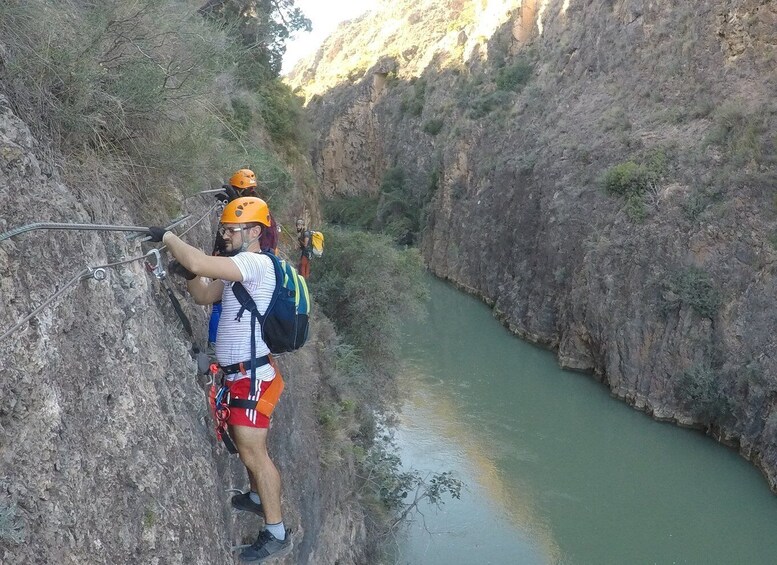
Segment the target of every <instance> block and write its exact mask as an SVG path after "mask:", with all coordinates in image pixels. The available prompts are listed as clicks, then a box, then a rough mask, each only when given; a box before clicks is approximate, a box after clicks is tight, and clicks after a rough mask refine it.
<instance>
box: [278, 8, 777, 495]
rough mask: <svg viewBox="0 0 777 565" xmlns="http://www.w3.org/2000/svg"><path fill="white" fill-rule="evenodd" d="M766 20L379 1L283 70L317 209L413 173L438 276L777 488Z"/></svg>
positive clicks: (707, 13) (774, 51)
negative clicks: (303, 108) (311, 132)
mask: <svg viewBox="0 0 777 565" xmlns="http://www.w3.org/2000/svg"><path fill="white" fill-rule="evenodd" d="M488 16H490V17H491V19H489V18H488ZM487 22H488V23H489V25H486V23H487ZM775 29H777V3H775V2H773V1H768V0H708V1H701V2H692V3H691V2H686V3H677V2H671V1H668V0H544V1H543V0H539V1H526V2H523V3H521V2H492V1H484V2H463V1H452V0H451V1H448V2H442V3H440V2H424V1H422V2H394V3H390V4H389V3H384V4H383V5H382V7H381V8H380V9H379V10H378V11H376V12H375V13H371V14H368V15H367V16H364V17H362V18H360V19H358V20H355V21H352V22H349V23H347V24H345V25H342V26H341V28H340V29H339V30H338V31H337V32H336V33H335V35H333V36H332V37H330V38H329V39H328V40H327V42H326V43H325V44H324V46H323V48H322V50H321V51H319V53H317V54H316V56H315V57H313V58H311V59H310V60H309V61H306V62H303V63H302V64H301V65H300V66H298V67H297V69H295V71H294V73H293V74H292V75H291V76H290V77H288V81H289V82H290V84H292V85H293V86H294V87H295V88H297V90H298V92H300V93H302V94H304V95H305V96H306V98H307V100H308V103H307V108H308V111H309V115H310V117H311V121H312V122H313V123H314V127H315V130H316V141H315V143H314V147H313V150H312V161H313V164H314V167H315V168H316V171H317V174H318V176H319V179H320V181H321V183H322V186H323V187H324V192H325V195H326V196H327V197H345V196H350V195H368V196H369V195H372V196H374V197H375V198H380V190H381V188H380V187H381V182H382V179H383V178H384V175H385V173H386V171H388V170H389V169H394V170H396V169H401V170H402V171H403V173H404V175H405V177H406V179H407V185H408V193H407V198H408V200H409V201H411V202H412V205H413V206H414V207H417V208H419V209H421V210H422V212H423V214H422V217H423V222H422V230H421V233H420V247H421V249H422V252H423V255H424V257H425V259H426V262H427V264H428V266H429V268H430V269H431V271H432V272H433V273H434V274H435V275H437V276H439V277H442V278H445V279H448V280H450V281H453V282H454V283H455V284H457V285H459V286H460V287H462V288H463V289H465V290H467V291H469V292H471V293H474V294H477V295H479V296H481V297H482V298H483V299H484V300H485V301H486V302H488V303H489V304H491V305H492V306H493V309H494V312H495V315H497V316H498V317H499V318H500V319H501V320H502V321H503V322H504V323H505V324H506V325H507V326H508V327H509V328H510V329H511V330H512V331H513V332H515V333H516V334H517V335H519V336H521V337H524V338H526V339H529V340H531V341H534V342H536V343H540V344H543V345H545V346H547V347H550V348H553V349H555V350H556V351H557V352H558V358H559V361H560V363H561V365H562V366H563V367H566V368H570V369H575V370H580V371H585V372H590V373H593V374H594V375H595V376H596V377H597V378H598V379H600V380H602V381H603V382H604V383H605V384H606V385H607V386H608V387H609V388H610V389H611V391H612V393H613V394H614V395H616V396H617V397H619V398H622V399H624V400H625V401H626V402H628V403H630V404H632V405H634V406H635V407H636V408H638V409H641V410H644V411H646V412H648V413H651V414H652V415H653V416H655V417H656V418H659V419H666V420H671V421H676V422H678V423H680V424H683V425H688V426H697V427H699V428H701V429H704V430H707V431H708V433H710V434H711V435H713V436H714V437H716V438H717V439H719V440H721V441H723V442H725V443H727V444H729V445H732V446H734V447H736V448H737V449H739V451H740V453H741V454H742V455H743V456H745V457H746V458H748V459H750V460H752V461H753V462H754V463H755V464H756V465H758V466H759V468H761V469H762V470H763V471H764V473H765V475H766V477H767V479H768V481H769V483H770V485H771V487H772V489H777V354H776V351H777V350H776V349H775V338H774V332H773V328H774V326H775V323H776V322H777V309H775V307H774V305H773V304H774V302H773V300H774V297H775V291H777V279H775V260H777V249H776V248H777V200H775V194H776V193H775V186H777V157H776V156H775V151H776V150H777V104H776V103H775V99H774V92H775V91H776V90H775V89H776V88H777V70H776V69H777V66H775V61H776V60H777V34H776V33H775ZM381 30H382V31H381ZM387 30H389V31H387Z"/></svg>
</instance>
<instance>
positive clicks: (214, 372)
mask: <svg viewBox="0 0 777 565" xmlns="http://www.w3.org/2000/svg"><path fill="white" fill-rule="evenodd" d="M210 376H211V383H210V390H209V391H208V403H209V404H210V409H211V412H212V413H213V418H214V420H215V421H216V438H217V439H218V440H219V441H223V442H224V447H226V448H227V451H228V452H229V453H232V454H233V455H234V454H235V453H237V447H236V446H235V442H234V441H232V438H231V437H230V435H229V430H228V428H227V420H229V391H228V389H227V386H226V384H225V383H224V382H223V376H224V373H223V372H222V371H221V368H220V367H219V366H218V364H217V363H211V366H210ZM219 377H221V379H219ZM217 379H218V380H220V381H221V383H220V384H218V385H217V384H216V381H217Z"/></svg>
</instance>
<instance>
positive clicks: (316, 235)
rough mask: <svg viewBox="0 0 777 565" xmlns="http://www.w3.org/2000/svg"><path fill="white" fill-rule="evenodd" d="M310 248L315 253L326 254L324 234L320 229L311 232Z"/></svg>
mask: <svg viewBox="0 0 777 565" xmlns="http://www.w3.org/2000/svg"><path fill="white" fill-rule="evenodd" d="M310 249H311V251H313V255H314V256H316V257H321V256H322V255H323V254H324V234H323V233H321V232H320V231H311V232H310Z"/></svg>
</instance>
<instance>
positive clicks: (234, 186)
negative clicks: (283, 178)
mask: <svg viewBox="0 0 777 565" xmlns="http://www.w3.org/2000/svg"><path fill="white" fill-rule="evenodd" d="M222 188H224V192H223V193H219V194H218V195H217V196H216V197H217V198H219V199H221V200H224V201H225V203H229V202H230V201H232V200H234V199H235V198H238V197H241V196H255V197H258V195H257V194H256V174H255V173H254V172H253V171H252V170H251V169H240V170H239V171H237V172H236V173H235V174H234V175H232V176H231V177H230V178H229V184H225V185H224V186H223V187H222ZM259 247H260V248H261V250H262V251H272V252H273V253H274V254H275V255H277V254H278V225H277V224H276V223H275V218H273V217H272V214H271V215H270V229H268V230H262V235H261V237H260V239H259ZM213 255H219V256H222V257H226V256H228V253H227V249H226V242H225V240H224V238H223V237H222V236H221V234H220V233H219V232H216V240H215V241H214V242H213ZM219 316H221V302H220V301H219V302H216V303H214V304H213V308H212V309H211V312H210V321H209V322H208V343H211V344H212V343H216V335H217V334H216V332H217V330H218V325H219Z"/></svg>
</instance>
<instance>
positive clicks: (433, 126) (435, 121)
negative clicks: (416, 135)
mask: <svg viewBox="0 0 777 565" xmlns="http://www.w3.org/2000/svg"><path fill="white" fill-rule="evenodd" d="M444 123H445V122H444V121H443V119H442V118H432V119H431V120H428V121H426V122H425V123H424V125H423V126H422V128H421V129H423V130H424V131H425V132H426V133H428V134H429V135H437V134H438V133H440V131H441V130H442V126H443V124H444Z"/></svg>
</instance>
